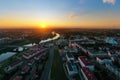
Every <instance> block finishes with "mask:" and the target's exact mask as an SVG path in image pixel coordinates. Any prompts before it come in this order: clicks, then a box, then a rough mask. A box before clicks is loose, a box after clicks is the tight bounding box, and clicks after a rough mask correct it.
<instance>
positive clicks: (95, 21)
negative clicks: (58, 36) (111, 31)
mask: <svg viewBox="0 0 120 80" xmlns="http://www.w3.org/2000/svg"><path fill="white" fill-rule="evenodd" d="M119 4H120V1H119V0H91V1H90V0H69V1H68V0H60V1H59V0H51V1H49V0H34V1H32V0H20V1H18V0H10V1H7V0H0V13H1V14H0V28H41V25H42V24H45V25H46V28H63V27H65V28H74V27H75V28H98V29H99V28H116V29H119V28H120V11H119V7H120V5H119Z"/></svg>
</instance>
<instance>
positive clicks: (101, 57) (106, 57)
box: [98, 56, 110, 60]
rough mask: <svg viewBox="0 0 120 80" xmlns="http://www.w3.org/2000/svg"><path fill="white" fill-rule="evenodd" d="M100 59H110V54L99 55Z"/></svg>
mask: <svg viewBox="0 0 120 80" xmlns="http://www.w3.org/2000/svg"><path fill="white" fill-rule="evenodd" d="M98 58H99V59H101V60H103V59H110V57H109V56H98Z"/></svg>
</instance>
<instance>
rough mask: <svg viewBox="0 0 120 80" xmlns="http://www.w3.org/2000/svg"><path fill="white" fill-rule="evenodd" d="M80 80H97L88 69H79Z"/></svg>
mask: <svg viewBox="0 0 120 80" xmlns="http://www.w3.org/2000/svg"><path fill="white" fill-rule="evenodd" d="M81 79H82V80H97V78H96V77H95V75H94V74H93V72H91V71H90V70H89V69H88V68H86V67H82V68H81Z"/></svg>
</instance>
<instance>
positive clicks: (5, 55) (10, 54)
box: [0, 32, 60, 62]
mask: <svg viewBox="0 0 120 80" xmlns="http://www.w3.org/2000/svg"><path fill="white" fill-rule="evenodd" d="M52 34H54V35H55V36H54V37H53V38H48V39H45V40H41V41H40V42H39V44H41V43H46V42H49V41H52V40H56V39H58V38H59V37H60V34H58V33H55V32H52ZM34 45H36V44H35V43H33V44H32V43H30V44H26V45H23V46H24V47H32V46H34ZM25 49H27V48H25ZM16 50H18V51H19V52H21V51H23V50H24V49H23V47H18V48H15V49H13V51H16ZM15 54H16V53H15V52H6V53H2V54H1V55H0V62H2V61H4V60H6V59H8V58H10V57H12V56H14V55H15Z"/></svg>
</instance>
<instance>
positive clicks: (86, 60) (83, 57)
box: [78, 56, 93, 66]
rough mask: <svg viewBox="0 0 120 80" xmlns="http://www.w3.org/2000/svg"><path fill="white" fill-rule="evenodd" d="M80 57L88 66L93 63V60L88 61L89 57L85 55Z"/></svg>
mask: <svg viewBox="0 0 120 80" xmlns="http://www.w3.org/2000/svg"><path fill="white" fill-rule="evenodd" d="M78 59H80V60H81V61H82V62H83V63H84V65H86V66H88V65H93V64H92V62H90V61H88V59H87V58H86V57H85V56H79V57H78Z"/></svg>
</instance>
